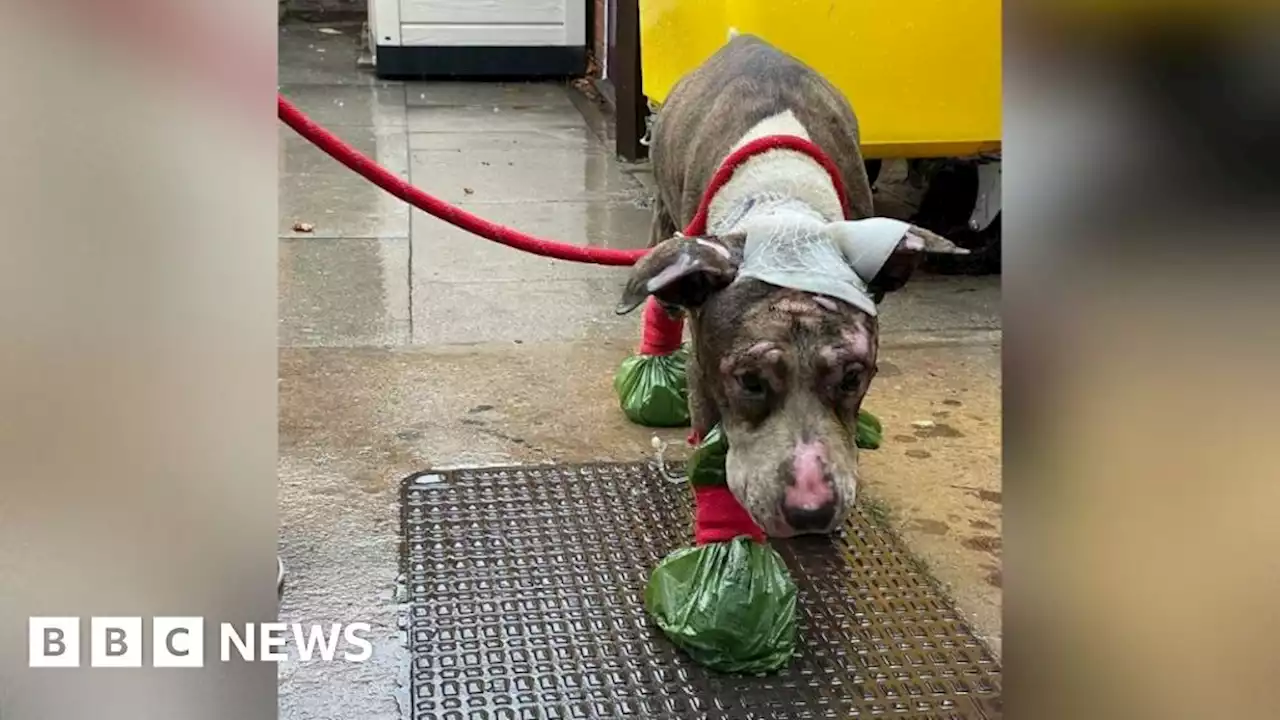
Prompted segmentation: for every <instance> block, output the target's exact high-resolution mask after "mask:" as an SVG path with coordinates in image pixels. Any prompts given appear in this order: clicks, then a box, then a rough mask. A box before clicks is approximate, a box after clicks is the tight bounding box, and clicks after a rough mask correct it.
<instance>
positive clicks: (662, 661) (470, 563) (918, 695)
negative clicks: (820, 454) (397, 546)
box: [403, 464, 1001, 720]
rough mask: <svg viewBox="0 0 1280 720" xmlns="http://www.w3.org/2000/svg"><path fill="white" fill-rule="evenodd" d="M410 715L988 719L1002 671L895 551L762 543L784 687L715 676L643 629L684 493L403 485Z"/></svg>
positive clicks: (888, 545)
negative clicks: (779, 604) (785, 578)
mask: <svg viewBox="0 0 1280 720" xmlns="http://www.w3.org/2000/svg"><path fill="white" fill-rule="evenodd" d="M404 493H405V496H404V507H403V514H404V531H405V533H406V543H405V558H404V560H405V564H406V574H407V577H408V580H409V587H410V598H411V612H410V624H409V639H410V644H411V648H412V657H413V668H412V672H411V681H412V690H411V699H412V703H413V710H412V717H413V718H415V720H473V719H474V720H480V719H489V720H499V719H503V720H505V719H508V718H511V719H519V720H526V719H527V720H533V719H535V718H548V719H550V718H645V719H649V718H653V719H655V720H656V719H657V718H679V719H680V720H684V719H686V718H725V719H726V720H728V719H732V720H740V719H748V718H859V717H885V716H888V717H899V718H921V719H923V718H996V717H999V716H1000V707H1001V701H1000V667H999V664H998V663H997V662H996V661H995V659H994V658H993V657H992V656H991V654H990V653H989V652H988V651H987V649H986V648H985V647H984V646H983V645H982V644H981V643H980V642H979V641H978V640H977V639H976V638H975V637H974V636H973V634H972V633H971V632H970V631H969V629H968V627H967V626H966V625H965V624H964V622H963V621H962V620H961V619H960V618H959V617H958V616H957V615H956V613H955V611H954V610H953V609H952V608H951V606H950V605H949V603H948V602H947V601H946V600H944V599H943V598H942V597H941V596H940V595H938V594H937V593H936V592H935V591H934V590H933V588H932V587H931V586H930V585H929V583H928V582H927V581H926V579H925V577H924V576H923V575H922V574H921V573H920V572H919V571H918V570H917V566H916V564H915V562H914V561H913V559H912V557H911V556H910V555H909V554H908V553H907V551H906V549H905V548H904V547H902V545H901V544H900V543H899V541H898V540H897V539H896V538H895V537H893V536H892V535H890V534H889V533H887V532H885V531H883V530H881V529H879V528H877V527H876V526H875V525H874V524H873V523H872V522H870V520H869V519H868V518H867V517H866V516H865V515H863V514H862V513H861V512H860V513H859V514H858V515H857V516H855V517H854V519H853V520H851V522H850V524H849V526H848V529H847V532H845V533H844V534H843V535H842V537H840V538H838V539H836V540H834V541H833V540H832V539H830V538H813V539H807V540H793V541H773V545H774V547H775V548H777V549H778V552H779V553H780V554H781V555H782V556H783V558H785V560H786V561H787V565H788V566H789V567H790V568H791V572H792V576H793V578H794V579H795V582H796V585H797V588H798V589H799V607H800V615H799V618H798V620H799V622H798V631H799V641H800V642H799V645H800V649H799V651H798V653H797V657H796V658H795V660H794V661H793V663H792V665H791V666H790V667H789V668H788V669H787V670H785V671H783V672H782V673H780V674H777V675H771V676H765V677H738V676H725V675H717V674H715V673H712V672H709V671H706V670H704V669H702V668H701V667H699V666H697V665H694V664H693V663H692V662H691V661H689V660H688V659H687V658H686V657H685V656H683V655H682V654H680V653H679V651H677V650H676V649H675V648H674V647H673V646H672V645H671V644H670V643H669V642H668V641H667V640H666V638H665V637H664V636H663V635H662V633H661V632H660V631H659V630H657V629H656V628H655V627H654V626H652V625H651V624H650V621H649V619H648V616H647V615H646V614H645V611H644V602H643V597H644V588H645V583H646V582H647V580H648V577H649V572H650V570H651V569H652V568H653V567H654V566H655V565H656V564H657V562H658V561H659V560H660V559H661V558H662V557H663V556H665V555H666V554H667V553H668V552H670V551H672V550H674V549H676V548H677V547H681V546H684V545H687V544H689V542H690V541H691V537H692V536H691V532H690V527H691V525H690V523H691V518H692V515H691V511H690V506H689V498H688V492H687V490H686V488H685V487H684V486H683V485H678V484H676V485H673V484H672V483H669V482H667V481H665V480H663V479H662V478H661V477H660V476H658V474H657V473H656V472H655V471H653V470H652V469H650V468H649V467H647V466H645V465H634V464H633V465H612V464H610V465H589V466H572V467H567V466H558V467H540V468H534V467H524V468H496V469H485V470H458V471H452V472H441V473H438V474H423V475H416V476H413V477H410V478H409V479H408V480H407V481H406V483H405V488H404Z"/></svg>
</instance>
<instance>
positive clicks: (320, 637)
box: [293, 623, 342, 662]
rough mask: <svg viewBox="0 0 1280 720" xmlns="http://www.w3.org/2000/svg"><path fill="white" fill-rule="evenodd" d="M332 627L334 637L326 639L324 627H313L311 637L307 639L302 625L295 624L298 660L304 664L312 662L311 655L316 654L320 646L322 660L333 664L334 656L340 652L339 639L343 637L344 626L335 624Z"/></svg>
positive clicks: (294, 639)
mask: <svg viewBox="0 0 1280 720" xmlns="http://www.w3.org/2000/svg"><path fill="white" fill-rule="evenodd" d="M330 627H331V632H332V636H330V637H327V638H326V637H325V634H324V626H322V625H312V626H311V635H310V637H306V636H304V634H303V631H302V623H294V624H293V642H294V643H295V644H296V645H297V646H298V659H299V660H302V661H303V662H307V661H309V660H311V653H313V652H315V646H316V645H317V644H318V645H319V646H320V658H321V659H322V660H324V661H325V662H333V654H334V653H335V652H337V651H338V638H339V637H340V636H341V635H342V626H341V625H339V624H337V623H334V624H333V625H331V626H330Z"/></svg>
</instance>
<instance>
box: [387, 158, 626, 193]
mask: <svg viewBox="0 0 1280 720" xmlns="http://www.w3.org/2000/svg"><path fill="white" fill-rule="evenodd" d="M409 172H410V176H411V177H412V178H413V182H414V184H415V185H417V186H418V187H420V188H422V189H423V190H425V191H427V192H429V193H431V194H433V195H435V196H436V197H439V198H440V199H441V200H444V201H445V202H449V203H463V202H465V203H468V204H470V205H479V204H490V203H515V202H530V201H535V202H555V201H574V200H579V201H580V200H598V201H620V200H621V201H627V200H631V201H634V200H635V199H636V198H637V197H639V196H640V195H641V194H642V193H643V187H642V186H641V185H640V183H639V182H638V181H636V180H635V178H633V177H631V176H630V175H629V174H627V173H626V172H624V171H623V170H622V168H620V167H618V163H617V161H615V160H614V159H613V158H611V157H609V156H608V155H606V154H604V153H596V152H585V153H570V152H560V151H558V150H556V149H549V148H542V149H525V148H520V149H514V150H513V149H507V148H503V147H491V148H475V149H471V150H468V151H466V152H461V153H459V152H451V151H448V150H413V151H411V153H410V170H409Z"/></svg>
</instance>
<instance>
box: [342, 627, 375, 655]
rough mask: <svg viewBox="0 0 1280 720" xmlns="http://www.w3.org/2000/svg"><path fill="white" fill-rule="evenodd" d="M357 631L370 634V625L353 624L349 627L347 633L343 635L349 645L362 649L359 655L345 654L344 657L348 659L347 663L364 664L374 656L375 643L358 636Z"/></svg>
mask: <svg viewBox="0 0 1280 720" xmlns="http://www.w3.org/2000/svg"><path fill="white" fill-rule="evenodd" d="M357 630H359V631H360V632H366V633H367V632H369V630H370V627H369V623H351V624H350V625H348V626H347V629H346V632H344V633H343V637H345V638H346V639H347V644H348V645H355V646H356V647H359V648H362V649H361V651H360V652H359V653H352V652H347V653H344V654H343V657H344V658H346V660H347V662H364V661H365V660H368V659H369V658H370V657H372V655H373V643H371V642H369V641H368V640H366V639H365V638H362V637H360V636H359V635H357V634H356V631H357Z"/></svg>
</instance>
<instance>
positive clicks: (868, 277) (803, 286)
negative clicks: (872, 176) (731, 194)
mask: <svg viewBox="0 0 1280 720" xmlns="http://www.w3.org/2000/svg"><path fill="white" fill-rule="evenodd" d="M910 228H911V225H910V224H908V223H905V222H902V221H899V220H890V219H888V218H868V219H866V220H851V221H842V222H835V223H826V224H819V223H811V222H804V221H803V220H800V219H799V218H788V217H787V216H786V214H785V213H778V214H775V215H772V216H770V217H768V218H762V219H761V221H758V222H753V223H751V224H750V226H749V227H748V228H747V242H746V246H745V247H744V248H743V257H742V267H741V268H740V269H739V270H738V277H739V278H744V277H745V278H754V279H756V280H760V281H762V282H767V283H769V284H770V285H777V286H779V287H786V288H791V289H794V290H801V291H804V292H810V293H815V294H819V295H827V296H829V297H833V298H836V299H838V300H843V301H844V302H847V303H849V304H850V305H853V306H854V307H856V308H858V309H859V310H862V311H863V312H865V313H867V314H869V315H873V316H874V315H875V314H876V304H875V301H874V300H872V298H871V295H870V293H869V292H868V291H867V284H868V283H870V282H871V281H872V280H873V279H875V276H876V274H877V273H879V272H880V268H882V267H884V264H885V262H887V261H888V259H889V256H890V255H892V254H893V251H894V249H895V248H897V246H898V243H899V242H900V241H901V240H902V239H903V237H905V236H906V234H907V231H908V230H909V229H910Z"/></svg>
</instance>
